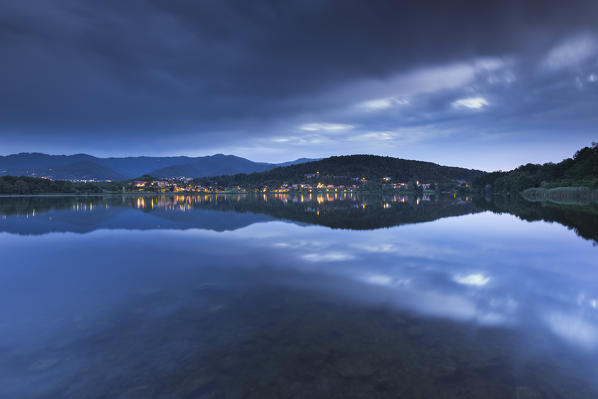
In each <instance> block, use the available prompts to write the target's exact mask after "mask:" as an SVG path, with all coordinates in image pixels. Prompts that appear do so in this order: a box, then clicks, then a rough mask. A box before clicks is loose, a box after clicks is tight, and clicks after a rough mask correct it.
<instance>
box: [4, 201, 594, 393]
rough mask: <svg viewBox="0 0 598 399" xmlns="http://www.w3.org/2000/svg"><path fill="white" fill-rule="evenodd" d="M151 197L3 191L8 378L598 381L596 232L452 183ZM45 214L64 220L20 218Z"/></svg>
mask: <svg viewBox="0 0 598 399" xmlns="http://www.w3.org/2000/svg"><path fill="white" fill-rule="evenodd" d="M140 199H141V198H137V197H118V198H94V199H89V198H86V199H84V200H83V199H79V198H70V199H69V198H67V199H60V200H58V199H52V200H46V201H45V202H44V201H41V200H40V199H29V201H33V205H35V208H34V209H35V215H33V208H32V207H31V204H32V203H29V205H27V206H25V205H23V204H22V203H18V204H15V203H13V204H12V205H10V206H8V205H6V203H4V205H3V207H2V208H0V209H2V213H3V214H4V215H5V218H4V219H3V221H2V223H8V225H9V226H10V228H8V227H6V226H7V225H3V226H4V227H3V231H5V233H0V253H2V254H3V255H2V256H3V259H2V268H0V295H1V296H0V299H1V301H0V315H2V320H1V321H0V337H1V338H2V339H1V341H0V342H1V343H0V345H1V346H2V350H3V353H4V356H3V357H1V358H0V386H2V389H3V390H4V392H5V393H6V394H5V396H6V397H19V398H27V397H61V398H62V397H64V398H68V397H72V398H78V397H128V398H146V397H260V398H263V397H272V396H277V397H294V396H298V397H302V396H304V397H326V398H328V397H422V398H424V397H425V398H458V397H461V398H462V397H473V398H477V397H479V398H510V397H515V398H536V397H544V398H556V397H566V398H595V397H596V396H597V395H598V390H597V389H598V387H596V380H595V376H596V375H598V361H597V360H596V359H598V357H597V355H598V268H596V261H595V259H596V254H597V253H596V250H597V248H596V247H594V246H592V243H591V242H589V241H586V240H583V239H580V238H579V237H578V236H576V235H575V234H574V233H573V232H572V231H570V230H568V229H567V228H566V227H564V226H562V225H560V224H556V223H546V222H541V221H536V222H533V223H530V222H526V221H523V220H521V219H520V218H518V217H515V216H512V215H509V214H500V213H493V212H483V211H482V208H481V207H480V206H476V205H474V204H473V203H472V202H471V201H466V200H457V199H455V200H453V199H430V200H429V201H423V200H422V201H420V204H419V205H418V204H417V201H416V200H412V199H410V198H405V201H404V202H403V201H402V199H398V201H396V202H394V201H392V199H389V198H382V197H367V198H366V197H360V198H357V197H356V198H354V199H349V200H347V199H344V200H340V199H335V200H333V201H324V202H320V203H319V204H318V200H317V198H314V199H313V200H312V201H311V202H306V201H304V202H303V203H301V200H300V199H299V198H297V201H296V202H294V201H293V197H288V196H287V197H269V198H268V202H267V204H266V203H265V201H263V199H261V198H259V199H260V201H257V199H254V200H251V199H248V198H246V197H239V196H233V197H230V196H227V197H226V198H224V197H210V198H207V199H206V198H205V197H203V196H202V197H192V198H190V197H181V198H178V197H144V198H143V201H140ZM285 200H286V202H285ZM52 201H58V203H54V204H51V202H52ZM90 201H91V202H90ZM152 204H153V206H152ZM363 204H365V205H366V206H365V211H364V208H363ZM386 204H389V205H390V207H388V206H387V205H386ZM308 208H317V209H319V211H320V215H321V216H326V215H328V218H327V219H325V222H323V223H321V224H322V225H318V224H315V223H310V221H311V220H313V219H311V218H312V217H314V214H315V215H316V217H317V211H316V212H315V213H314V212H312V211H308V210H307V209H308ZM368 209H372V210H374V211H373V212H372V213H371V214H368V212H369V211H368ZM385 212H388V213H385ZM193 215H197V217H196V218H194V216H193ZM305 215H307V216H309V219H306V217H307V216H305ZM341 215H345V216H344V218H345V219H351V220H346V221H345V222H344V224H341V221H340V220H341V219H342V218H341ZM359 215H365V216H362V218H361V219H359ZM441 215H445V216H456V215H461V216H459V217H446V218H443V217H442V216H441ZM49 217H52V218H53V221H48V222H46V220H48V218H49ZM243 217H245V218H246V219H239V218H243ZM281 218H284V219H286V220H292V221H295V223H289V222H287V221H281V220H280V219H281ZM353 219H358V220H359V223H357V224H355V222H354V221H353ZM36 220H44V223H40V226H42V225H43V226H44V229H45V230H42V229H41V228H40V230H37V232H38V233H39V232H49V231H64V232H66V233H61V234H40V235H34V236H24V235H22V234H23V233H24V232H27V231H28V228H27V227H26V226H27V225H32V224H35V223H36V222H35V221H36ZM58 221H60V223H61V225H60V226H61V227H60V228H61V229H62V230H58V229H55V228H54V230H52V229H48V228H47V225H48V224H52V223H55V222H56V223H58ZM418 221H422V222H423V221H426V222H430V223H415V222H418ZM156 223H159V224H160V226H166V227H160V228H158V227H156V225H155V224H156ZM389 223H396V224H397V226H395V227H390V228H382V229H380V228H378V229H373V230H365V229H364V228H363V227H364V226H377V227H388V226H392V224H389ZM328 225H331V227H341V226H344V227H345V228H344V229H331V228H328V227H326V226H328ZM168 226H172V227H168ZM347 226H349V227H351V226H357V227H356V228H357V230H355V229H350V228H348V227H347ZM11 229H12V230H11ZM9 231H10V232H17V233H19V234H11V233H7V232H9ZM83 231H84V232H88V234H73V232H83ZM40 260H43V262H40ZM0 396H1V395H0Z"/></svg>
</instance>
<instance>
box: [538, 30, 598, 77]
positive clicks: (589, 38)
mask: <svg viewBox="0 0 598 399" xmlns="http://www.w3.org/2000/svg"><path fill="white" fill-rule="evenodd" d="M597 53H598V40H597V39H596V37H595V36H593V35H589V34H585V35H580V36H576V37H573V38H570V39H568V40H566V41H564V42H562V43H560V44H559V45H557V46H556V47H554V48H552V50H550V52H549V53H548V55H547V56H546V58H545V59H544V61H543V62H542V65H543V66H544V67H545V68H549V69H554V70H558V69H564V68H569V67H575V66H578V65H579V64H581V63H583V62H584V61H586V60H588V59H589V58H591V57H592V56H594V55H596V54H597Z"/></svg>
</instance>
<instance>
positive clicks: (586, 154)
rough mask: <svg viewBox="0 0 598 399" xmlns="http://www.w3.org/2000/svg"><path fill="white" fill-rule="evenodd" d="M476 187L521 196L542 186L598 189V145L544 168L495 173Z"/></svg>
mask: <svg viewBox="0 0 598 399" xmlns="http://www.w3.org/2000/svg"><path fill="white" fill-rule="evenodd" d="M474 184H475V185H476V186H477V187H478V188H480V189H481V188H483V189H485V190H487V191H492V192H502V193H519V192H521V191H523V190H526V189H529V188H534V187H542V188H555V187H575V186H581V187H590V188H598V143H593V144H592V146H591V147H584V148H582V149H581V150H579V151H577V152H576V153H575V155H574V156H573V158H567V159H565V160H563V161H561V162H559V163H556V164H555V163H545V164H543V165H539V164H532V163H528V164H527V165H523V166H520V167H518V168H517V169H513V170H511V171H508V172H493V173H488V174H485V175H483V176H480V177H479V178H478V179H476V180H475V182H474Z"/></svg>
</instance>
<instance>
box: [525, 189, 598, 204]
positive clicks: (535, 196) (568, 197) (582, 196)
mask: <svg viewBox="0 0 598 399" xmlns="http://www.w3.org/2000/svg"><path fill="white" fill-rule="evenodd" d="M522 195H523V198H525V199H526V200H528V201H551V202H556V203H560V204H572V205H574V204H584V203H588V202H598V190H592V189H590V188H589V187H555V188H528V189H527V190H524V191H523V192H522Z"/></svg>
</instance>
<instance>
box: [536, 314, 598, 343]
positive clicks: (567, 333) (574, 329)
mask: <svg viewBox="0 0 598 399" xmlns="http://www.w3.org/2000/svg"><path fill="white" fill-rule="evenodd" d="M546 321H547V322H548V326H549V327H550V329H551V330H552V332H553V333H555V334H556V335H558V336H560V337H561V338H564V339H565V340H567V341H569V342H572V343H574V344H577V345H580V346H582V347H586V348H593V347H595V346H596V344H598V329H597V328H596V326H594V325H592V324H590V323H588V322H587V321H585V320H583V319H581V318H579V317H574V316H571V315H568V314H563V313H553V314H550V315H548V316H547V317H546Z"/></svg>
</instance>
